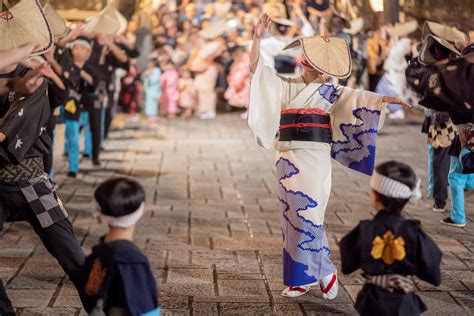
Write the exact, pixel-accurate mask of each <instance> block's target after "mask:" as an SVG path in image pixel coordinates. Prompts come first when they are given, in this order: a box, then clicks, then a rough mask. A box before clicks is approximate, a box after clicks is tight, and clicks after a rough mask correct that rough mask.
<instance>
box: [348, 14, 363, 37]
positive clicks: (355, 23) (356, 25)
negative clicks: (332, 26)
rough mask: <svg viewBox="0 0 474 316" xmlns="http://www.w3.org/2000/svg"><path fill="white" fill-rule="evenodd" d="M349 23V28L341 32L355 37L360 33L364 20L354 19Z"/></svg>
mask: <svg viewBox="0 0 474 316" xmlns="http://www.w3.org/2000/svg"><path fill="white" fill-rule="evenodd" d="M350 23H351V27H350V28H345V29H343V31H344V32H345V33H348V34H351V35H356V34H357V33H360V32H361V31H362V29H363V28H364V19H363V18H357V19H354V20H352V21H351V22H350Z"/></svg>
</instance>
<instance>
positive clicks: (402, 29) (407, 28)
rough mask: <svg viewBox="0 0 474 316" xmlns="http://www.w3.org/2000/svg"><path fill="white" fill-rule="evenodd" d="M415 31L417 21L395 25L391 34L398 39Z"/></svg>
mask: <svg viewBox="0 0 474 316" xmlns="http://www.w3.org/2000/svg"><path fill="white" fill-rule="evenodd" d="M416 30H418V21H417V20H411V21H408V22H404V23H396V24H395V26H394V27H393V29H392V31H391V33H392V34H393V35H397V36H398V37H403V36H407V35H409V34H411V33H413V32H415V31H416Z"/></svg>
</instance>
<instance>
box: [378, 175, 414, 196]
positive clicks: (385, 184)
mask: <svg viewBox="0 0 474 316" xmlns="http://www.w3.org/2000/svg"><path fill="white" fill-rule="evenodd" d="M420 184H421V182H420V179H418V181H417V184H416V186H415V188H414V189H413V190H412V189H410V187H409V186H408V185H406V184H403V183H401V182H398V181H397V180H394V179H391V178H389V177H386V176H384V175H381V174H380V173H378V172H377V171H375V172H374V174H373V175H372V179H371V180H370V187H371V188H372V190H374V191H376V192H378V193H380V194H382V195H385V196H388V197H391V198H395V199H413V200H418V199H420V198H421V190H420Z"/></svg>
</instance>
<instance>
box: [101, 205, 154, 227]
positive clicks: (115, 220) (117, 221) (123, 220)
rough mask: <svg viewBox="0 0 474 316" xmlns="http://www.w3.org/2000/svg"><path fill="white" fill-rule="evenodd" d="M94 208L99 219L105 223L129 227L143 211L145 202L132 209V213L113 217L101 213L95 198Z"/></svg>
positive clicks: (136, 221) (137, 219) (138, 218)
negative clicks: (134, 209)
mask: <svg viewBox="0 0 474 316" xmlns="http://www.w3.org/2000/svg"><path fill="white" fill-rule="evenodd" d="M94 210H95V211H96V212H97V213H99V217H100V219H101V220H102V222H104V223H105V224H107V225H109V226H112V227H118V228H129V227H132V226H134V225H135V224H137V223H138V221H139V220H140V218H141V217H142V216H143V213H144V212H145V203H144V202H143V203H142V204H140V206H139V207H138V209H137V210H136V211H134V212H133V213H130V214H127V215H124V216H120V217H113V216H109V215H105V214H103V213H102V210H101V208H100V206H99V204H98V203H97V201H95V200H94Z"/></svg>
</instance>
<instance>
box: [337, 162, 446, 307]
mask: <svg viewBox="0 0 474 316" xmlns="http://www.w3.org/2000/svg"><path fill="white" fill-rule="evenodd" d="M419 185H420V182H419V180H417V178H416V175H415V173H414V172H413V170H412V168H411V167H410V166H408V165H406V164H403V163H400V162H397V161H388V162H384V163H382V164H379V165H378V166H377V167H376V169H375V173H374V174H373V176H372V179H371V182H370V187H371V189H372V190H371V195H370V196H371V204H372V207H373V208H374V209H375V211H377V213H376V215H375V217H374V218H373V219H371V220H364V221H361V222H360V223H359V225H357V227H355V228H354V229H353V230H352V231H351V232H349V233H348V234H347V235H345V236H344V237H343V238H342V239H341V242H340V250H341V265H342V272H343V273H344V274H350V273H352V272H354V271H356V270H358V269H362V271H363V276H364V278H365V284H364V286H363V287H362V289H361V291H360V292H359V294H358V295H357V299H356V302H355V309H356V310H357V312H358V313H359V315H387V316H391V315H393V316H395V315H407V316H418V315H422V313H423V312H425V311H426V310H427V308H426V305H425V304H424V303H423V301H422V300H421V298H420V297H419V296H417V295H416V294H415V293H414V291H415V288H416V287H415V283H414V281H413V276H417V277H418V278H420V279H421V280H423V281H425V282H428V283H430V284H433V285H435V286H438V285H440V284H441V271H440V265H441V256H442V253H441V250H440V249H439V248H438V246H437V245H436V243H435V242H434V241H433V240H432V239H431V238H430V237H429V236H428V235H427V234H426V233H425V232H424V231H423V229H422V228H421V224H420V222H419V221H418V220H407V219H405V218H404V217H403V216H402V210H403V208H404V207H405V205H406V204H407V203H408V201H409V200H410V199H417V198H420V197H421V191H420V188H419Z"/></svg>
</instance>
